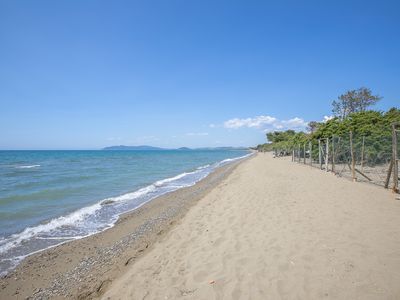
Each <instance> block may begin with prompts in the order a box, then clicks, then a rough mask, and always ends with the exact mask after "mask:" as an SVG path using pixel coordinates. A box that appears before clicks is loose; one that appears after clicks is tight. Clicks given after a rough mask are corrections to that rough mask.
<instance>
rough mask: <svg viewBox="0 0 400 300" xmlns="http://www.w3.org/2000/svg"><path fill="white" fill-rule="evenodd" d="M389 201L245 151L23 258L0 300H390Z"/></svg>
mask: <svg viewBox="0 0 400 300" xmlns="http://www.w3.org/2000/svg"><path fill="white" fill-rule="evenodd" d="M399 216H400V201H397V200H396V195H395V194H392V193H391V192H390V191H388V190H385V189H383V188H381V187H377V186H374V185H369V184H365V183H353V182H351V181H349V180H346V179H343V178H338V177H336V176H335V175H333V174H332V173H326V172H322V171H320V170H318V169H315V168H310V167H309V166H305V165H301V164H297V163H292V162H291V161H290V159H289V158H275V159H274V158H273V157H272V155H271V154H269V153H267V154H256V155H254V156H252V157H251V158H248V159H246V160H244V161H242V162H239V163H234V164H231V165H228V166H225V167H222V168H220V169H218V170H217V171H216V172H214V173H212V174H211V175H210V176H208V177H207V178H206V179H204V180H202V181H201V182H199V183H198V184H196V185H195V186H192V187H189V188H184V189H181V190H178V191H176V192H173V193H171V194H168V195H164V196H162V197H159V198H157V199H155V200H153V201H151V202H149V203H147V204H146V205H144V206H142V207H141V208H140V209H137V210H135V211H133V212H131V213H128V214H126V215H124V216H123V217H121V219H120V220H119V222H118V223H117V224H116V226H114V227H113V228H111V229H109V230H106V231H104V232H102V233H99V234H96V235H94V236H91V237H88V238H84V239H81V240H77V241H73V242H69V243H67V244H64V245H60V246H57V247H54V248H52V249H48V250H46V251H43V252H40V253H38V254H35V255H32V256H29V257H28V258H27V259H25V260H24V261H23V262H22V263H21V264H20V265H19V266H18V267H17V268H16V269H15V270H14V271H13V272H11V273H10V274H9V275H8V276H7V277H5V278H2V279H1V285H0V287H1V290H0V298H1V299H26V298H28V299H48V298H51V299H63V298H71V299H93V298H102V299H181V298H182V299H183V298H185V299H186V298H187V299H399V298H400V285H399V282H400V271H399V270H400V251H399V249H400V218H399Z"/></svg>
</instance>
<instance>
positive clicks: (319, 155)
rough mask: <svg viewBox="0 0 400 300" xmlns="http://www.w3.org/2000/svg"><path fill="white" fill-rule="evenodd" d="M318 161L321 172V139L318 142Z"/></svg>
mask: <svg viewBox="0 0 400 300" xmlns="http://www.w3.org/2000/svg"><path fill="white" fill-rule="evenodd" d="M318 161H319V168H320V169H321V170H322V155H321V139H319V140H318Z"/></svg>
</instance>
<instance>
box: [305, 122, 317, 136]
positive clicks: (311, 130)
mask: <svg viewBox="0 0 400 300" xmlns="http://www.w3.org/2000/svg"><path fill="white" fill-rule="evenodd" d="M318 126H319V123H318V122H317V121H311V122H309V123H308V124H307V131H308V132H309V133H314V132H315V131H316V130H317V128H318Z"/></svg>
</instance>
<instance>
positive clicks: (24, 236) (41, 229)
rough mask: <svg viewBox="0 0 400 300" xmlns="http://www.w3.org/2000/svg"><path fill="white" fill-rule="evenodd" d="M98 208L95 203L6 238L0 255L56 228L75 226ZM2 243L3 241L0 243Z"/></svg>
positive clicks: (0, 248)
mask: <svg viewBox="0 0 400 300" xmlns="http://www.w3.org/2000/svg"><path fill="white" fill-rule="evenodd" d="M100 208H101V205H100V204H99V203H96V204H94V205H91V206H87V207H83V208H81V209H78V210H77V211H75V212H73V213H71V214H69V215H66V216H61V217H58V218H55V219H52V220H51V221H50V222H48V223H46V224H40V225H37V226H34V227H27V228H25V229H24V230H23V231H22V232H20V233H15V234H12V235H11V236H10V237H9V238H7V239H6V240H5V241H7V242H6V243H4V244H3V245H1V246H0V253H3V252H6V251H8V250H10V249H11V248H13V247H16V246H18V245H19V244H21V243H22V242H24V241H26V240H28V239H30V238H32V237H34V236H37V235H38V234H41V233H48V232H50V231H52V230H54V229H56V228H59V227H62V226H68V225H76V224H77V223H78V222H80V221H81V220H82V219H83V218H84V217H85V216H87V215H90V214H93V213H94V212H95V211H97V210H99V209H100ZM2 242H4V241H2Z"/></svg>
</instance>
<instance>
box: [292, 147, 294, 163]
mask: <svg viewBox="0 0 400 300" xmlns="http://www.w3.org/2000/svg"><path fill="white" fill-rule="evenodd" d="M292 161H294V150H293V149H292Z"/></svg>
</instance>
